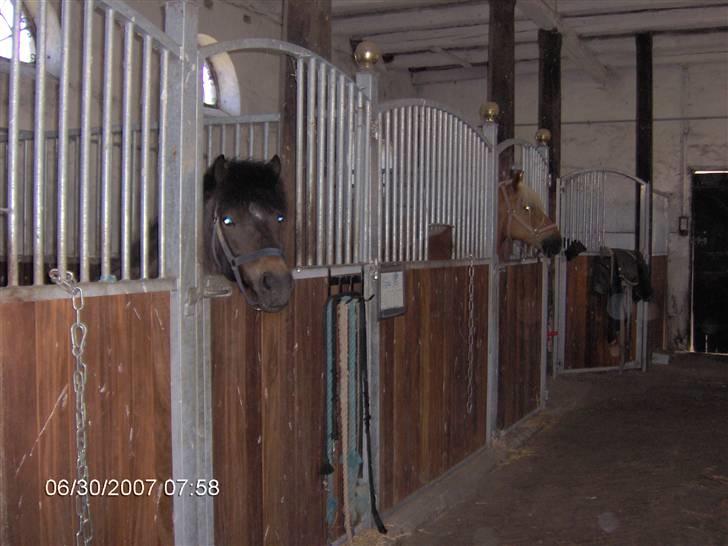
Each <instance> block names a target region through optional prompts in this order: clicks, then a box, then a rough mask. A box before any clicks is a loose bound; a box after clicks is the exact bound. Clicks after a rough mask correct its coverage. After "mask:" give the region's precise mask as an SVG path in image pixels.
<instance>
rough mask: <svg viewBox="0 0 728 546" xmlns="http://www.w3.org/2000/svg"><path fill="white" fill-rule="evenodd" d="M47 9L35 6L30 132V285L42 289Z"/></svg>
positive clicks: (43, 6)
mask: <svg viewBox="0 0 728 546" xmlns="http://www.w3.org/2000/svg"><path fill="white" fill-rule="evenodd" d="M47 13H48V6H47V4H46V3H45V2H41V3H40V4H39V5H38V20H37V21H36V23H37V25H38V33H37V35H36V47H37V55H38V56H37V57H36V61H35V122H34V126H33V130H34V133H35V135H36V136H35V138H34V142H33V144H34V153H33V168H34V173H33V203H34V208H33V233H34V234H33V284H35V285H42V284H43V283H44V282H45V278H44V269H45V268H44V261H45V248H44V246H45V241H44V229H45V226H44V222H45V214H46V208H45V170H44V168H45V100H46V96H45V71H46V68H45V67H46V64H45V63H46V59H45V57H46V33H47V27H46V22H47Z"/></svg>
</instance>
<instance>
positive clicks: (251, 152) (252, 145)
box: [248, 123, 255, 159]
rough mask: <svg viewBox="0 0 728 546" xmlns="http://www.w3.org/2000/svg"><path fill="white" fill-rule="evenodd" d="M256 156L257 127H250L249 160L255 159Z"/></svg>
mask: <svg viewBox="0 0 728 546" xmlns="http://www.w3.org/2000/svg"><path fill="white" fill-rule="evenodd" d="M253 155H255V125H254V124H253V123H250V124H249V125H248V159H253Z"/></svg>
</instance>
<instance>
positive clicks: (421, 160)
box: [413, 106, 427, 260]
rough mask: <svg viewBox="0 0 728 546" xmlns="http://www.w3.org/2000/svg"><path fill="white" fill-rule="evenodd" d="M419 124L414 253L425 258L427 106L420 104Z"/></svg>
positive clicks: (416, 132) (417, 127)
mask: <svg viewBox="0 0 728 546" xmlns="http://www.w3.org/2000/svg"><path fill="white" fill-rule="evenodd" d="M417 111H418V112H417V119H416V121H417V125H416V130H415V134H416V135H417V137H418V138H417V201H416V202H417V216H416V221H415V240H414V243H415V248H414V250H413V255H414V259H415V260H423V259H424V257H423V255H422V242H423V241H424V240H425V228H424V221H423V218H424V212H425V201H426V198H425V194H426V191H427V187H426V186H425V173H426V170H427V167H426V166H425V118H426V116H427V107H426V106H420V107H418V108H417Z"/></svg>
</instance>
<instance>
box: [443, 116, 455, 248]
mask: <svg viewBox="0 0 728 546" xmlns="http://www.w3.org/2000/svg"><path fill="white" fill-rule="evenodd" d="M445 125H446V136H445V151H446V153H447V160H446V163H445V168H446V169H447V172H446V175H445V182H446V191H445V199H446V200H447V210H446V222H447V223H448V224H450V225H453V224H454V223H455V222H454V220H455V215H454V214H453V211H454V208H455V199H454V198H453V197H454V195H453V194H454V193H455V183H454V182H455V139H454V136H455V135H454V131H453V118H452V116H451V115H450V114H445ZM455 236H456V237H457V234H455ZM453 247H454V245H453ZM453 252H454V248H453Z"/></svg>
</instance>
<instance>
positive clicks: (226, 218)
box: [222, 216, 235, 226]
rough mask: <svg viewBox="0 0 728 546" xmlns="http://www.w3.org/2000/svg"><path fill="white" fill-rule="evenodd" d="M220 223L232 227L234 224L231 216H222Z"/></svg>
mask: <svg viewBox="0 0 728 546" xmlns="http://www.w3.org/2000/svg"><path fill="white" fill-rule="evenodd" d="M222 223H223V224H225V225H226V226H232V225H233V224H234V223H235V222H233V219H232V217H231V216H223V217H222Z"/></svg>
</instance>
